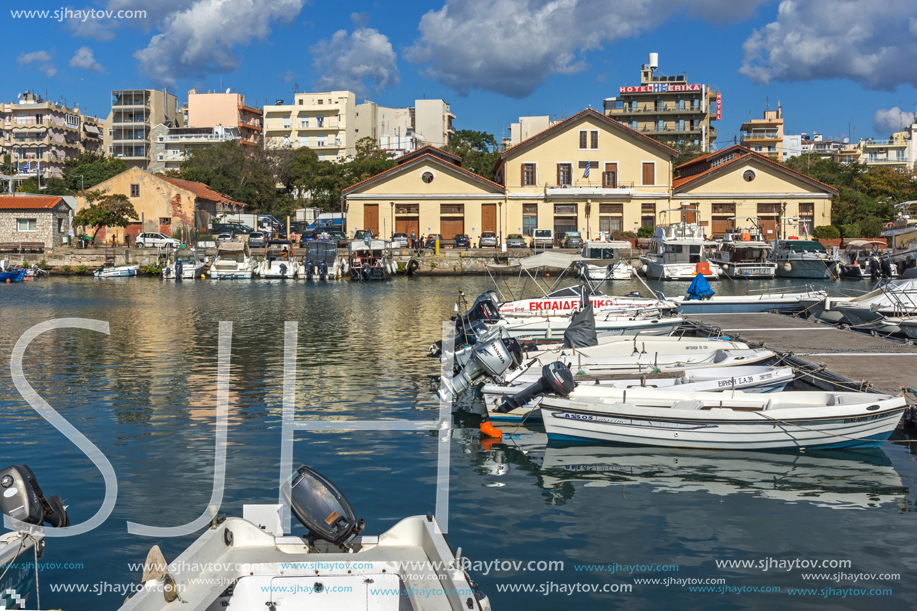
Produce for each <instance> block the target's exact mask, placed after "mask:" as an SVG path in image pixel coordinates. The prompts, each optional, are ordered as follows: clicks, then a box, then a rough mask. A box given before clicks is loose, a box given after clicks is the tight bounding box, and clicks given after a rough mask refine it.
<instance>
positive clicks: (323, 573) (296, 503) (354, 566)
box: [120, 467, 491, 611]
mask: <svg viewBox="0 0 917 611" xmlns="http://www.w3.org/2000/svg"><path fill="white" fill-rule="evenodd" d="M283 496H284V499H285V501H286V503H287V504H288V506H289V509H290V510H291V511H292V514H293V516H295V517H296V519H297V521H298V522H299V523H300V524H301V525H302V526H303V527H304V528H305V529H306V534H305V535H304V536H294V535H292V534H291V533H287V532H285V531H284V528H283V520H282V519H281V516H282V515H283V512H284V506H283V505H244V506H243V510H242V517H241V518H225V519H223V520H222V521H221V520H218V519H214V521H213V523H212V524H211V527H210V528H208V529H207V530H205V531H204V533H203V534H202V535H201V536H200V537H199V538H198V539H197V541H195V542H194V543H193V544H192V545H191V546H190V547H189V548H188V549H187V550H185V551H184V552H183V553H182V554H181V555H180V556H179V557H178V558H176V559H175V560H174V561H173V562H172V563H166V561H165V559H164V557H163V556H162V553H161V552H160V551H159V548H158V547H154V548H153V549H152V550H150V554H149V555H148V557H147V560H146V562H145V565H144V566H145V567H148V568H147V570H145V571H144V576H143V577H142V579H143V585H142V587H140V588H139V589H138V591H137V592H136V593H135V594H134V595H133V596H131V597H130V598H129V599H128V600H127V601H125V603H124V605H122V606H121V608H120V609H121V611H166V610H172V609H175V608H177V607H176V605H178V606H179V607H180V608H181V609H182V611H212V610H216V609H226V610H227V611H240V610H241V611H252V610H255V609H267V610H272V609H279V610H281V611H282V610H284V609H318V610H321V609H326V610H331V609H334V610H340V611H350V610H358V609H359V610H366V611H368V610H388V611H421V610H423V611H463V610H464V611H489V610H490V608H491V607H490V601H489V599H488V598H487V596H486V595H485V594H484V593H483V592H481V591H480V590H479V589H478V588H477V586H476V585H475V584H474V582H473V581H472V579H471V576H470V575H469V573H468V571H467V570H466V566H468V564H469V563H468V561H467V560H466V559H464V558H462V557H461V548H458V553H455V552H453V551H452V548H451V546H450V545H449V542H448V541H447V540H446V537H445V535H444V534H443V532H442V529H441V527H440V525H439V523H438V522H437V521H436V519H435V518H434V517H433V516H432V515H431V514H429V513H428V514H427V515H426V516H414V517H409V518H405V519H403V520H401V521H400V522H398V523H397V524H395V525H394V526H392V527H391V528H389V529H388V530H387V531H386V532H384V533H381V534H379V535H367V534H366V533H364V532H363V529H364V521H363V519H359V520H357V517H356V514H355V512H354V510H353V508H352V507H351V505H350V503H349V502H348V501H347V499H346V498H345V497H344V495H343V494H342V493H341V492H340V490H338V489H337V488H336V487H335V486H334V484H332V483H331V482H330V481H329V480H327V479H326V478H324V477H322V476H321V475H320V474H318V473H316V472H315V471H314V470H312V469H310V468H309V467H300V468H299V469H298V470H297V471H296V473H294V474H293V476H292V478H291V479H290V480H289V481H288V483H287V484H285V486H284V488H283ZM176 601H180V602H176Z"/></svg>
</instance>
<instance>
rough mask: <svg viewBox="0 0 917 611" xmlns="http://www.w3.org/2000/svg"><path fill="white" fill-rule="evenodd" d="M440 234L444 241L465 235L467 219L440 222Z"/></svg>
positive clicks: (451, 219)
mask: <svg viewBox="0 0 917 611" xmlns="http://www.w3.org/2000/svg"><path fill="white" fill-rule="evenodd" d="M439 232H440V234H442V236H443V239H444V240H452V239H455V236H457V235H461V234H463V233H465V219H463V218H444V219H440V220H439Z"/></svg>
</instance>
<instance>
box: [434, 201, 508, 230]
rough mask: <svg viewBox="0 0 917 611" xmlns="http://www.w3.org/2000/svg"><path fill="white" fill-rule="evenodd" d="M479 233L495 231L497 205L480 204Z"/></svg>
mask: <svg viewBox="0 0 917 611" xmlns="http://www.w3.org/2000/svg"><path fill="white" fill-rule="evenodd" d="M481 231H493V232H496V231H497V204H481ZM443 237H445V234H443Z"/></svg>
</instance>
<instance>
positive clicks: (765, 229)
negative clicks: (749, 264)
mask: <svg viewBox="0 0 917 611" xmlns="http://www.w3.org/2000/svg"><path fill="white" fill-rule="evenodd" d="M758 227H760V228H761V235H762V236H763V237H764V239H765V240H767V241H768V242H770V241H771V240H777V239H779V238H780V233H779V232H778V229H779V228H780V218H779V217H776V216H759V217H758Z"/></svg>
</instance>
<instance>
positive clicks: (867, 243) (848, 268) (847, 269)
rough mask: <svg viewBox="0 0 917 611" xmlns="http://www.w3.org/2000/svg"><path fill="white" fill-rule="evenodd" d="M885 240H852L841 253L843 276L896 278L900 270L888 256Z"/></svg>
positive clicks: (853, 277)
mask: <svg viewBox="0 0 917 611" xmlns="http://www.w3.org/2000/svg"><path fill="white" fill-rule="evenodd" d="M884 249H886V246H885V242H880V241H878V240H850V241H849V242H847V246H846V247H845V248H844V252H843V253H841V266H840V276H841V278H849V279H851V280H861V279H872V280H876V279H878V278H896V277H897V276H898V270H897V268H896V266H894V265H892V264H891V263H890V261H889V258H888V252H887V250H886V252H883V250H884Z"/></svg>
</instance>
